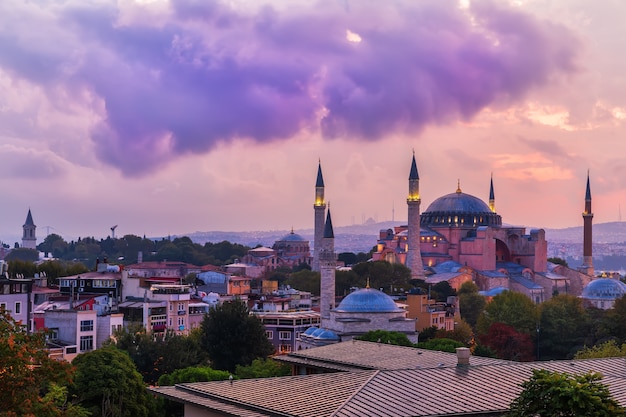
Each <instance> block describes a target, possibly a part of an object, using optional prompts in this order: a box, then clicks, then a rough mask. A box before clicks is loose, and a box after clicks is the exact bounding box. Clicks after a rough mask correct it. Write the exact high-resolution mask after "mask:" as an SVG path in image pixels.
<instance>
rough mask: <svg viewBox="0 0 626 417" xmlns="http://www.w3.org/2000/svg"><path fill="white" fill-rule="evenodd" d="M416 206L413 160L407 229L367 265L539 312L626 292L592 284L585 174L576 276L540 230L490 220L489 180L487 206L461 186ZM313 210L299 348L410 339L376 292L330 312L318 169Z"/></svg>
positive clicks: (327, 228)
mask: <svg viewBox="0 0 626 417" xmlns="http://www.w3.org/2000/svg"><path fill="white" fill-rule="evenodd" d="M420 204H421V195H420V192H419V174H418V169H417V163H416V160H415V155H413V158H412V161H411V168H410V171H409V193H408V197H407V207H408V222H407V224H406V225H403V226H398V227H395V228H394V229H386V230H381V231H380V234H379V239H378V243H377V246H376V251H375V252H374V253H373V256H372V259H373V260H385V261H388V262H390V263H397V262H399V263H402V264H404V265H406V266H407V267H408V268H409V269H410V270H411V276H412V277H413V278H416V279H423V280H424V281H425V282H426V283H427V284H437V283H439V282H442V281H446V282H448V283H449V284H450V286H451V287H452V288H454V289H455V290H458V289H459V288H460V287H461V285H462V284H463V283H465V282H468V281H472V282H474V283H475V284H476V285H477V286H478V288H479V290H480V291H481V293H482V294H483V295H485V296H494V295H497V294H499V293H501V292H503V291H516V292H520V293H523V294H525V295H527V296H528V297H529V298H530V299H531V300H532V301H533V302H535V303H537V304H539V303H542V302H544V301H546V300H549V299H550V298H552V297H553V296H555V295H557V294H571V295H574V296H577V297H583V299H584V300H585V301H586V302H587V304H588V305H594V306H596V307H598V308H610V306H612V302H614V300H615V298H616V297H619V296H621V295H623V294H624V293H626V285H624V284H622V283H621V282H619V280H611V279H594V267H593V259H592V219H593V213H592V211H591V188H590V183H589V174H587V184H586V193H585V202H584V212H583V222H584V237H583V240H584V242H583V250H584V253H583V264H582V265H580V266H578V267H577V268H575V269H574V268H570V267H567V266H563V265H557V264H553V263H551V262H548V259H547V246H548V245H547V241H546V238H545V231H544V230H543V229H531V230H526V228H525V227H521V226H512V225H507V224H506V223H503V221H502V217H501V216H500V215H499V214H498V213H497V212H496V199H495V192H494V185H493V177H492V178H491V180H490V183H489V202H488V203H485V202H484V201H483V200H481V199H480V198H478V197H475V196H473V195H470V194H466V193H464V192H463V191H462V189H461V186H460V183H459V184H457V189H456V191H455V192H453V193H450V194H446V195H444V196H441V197H439V198H437V199H435V200H434V201H433V202H432V203H431V204H430V205H429V206H428V207H427V208H426V210H425V211H424V212H420ZM313 207H314V223H315V226H314V244H313V247H314V250H313V261H312V268H313V270H315V271H319V272H320V275H321V284H320V287H321V288H320V289H321V292H320V316H321V326H320V327H319V328H311V329H309V330H308V331H307V332H305V333H304V334H303V335H302V336H301V339H302V343H303V344H302V346H303V348H308V347H311V346H317V345H320V344H328V343H335V342H338V341H340V340H341V341H344V340H349V339H351V338H352V337H354V336H356V335H359V334H363V333H365V332H366V331H368V330H373V329H386V330H394V331H400V332H403V333H405V334H406V335H407V336H409V338H412V337H413V336H415V329H416V325H415V319H410V318H408V317H407V311H404V310H402V309H399V308H398V307H397V305H396V304H395V302H394V301H393V300H392V299H391V297H389V296H388V295H386V294H384V293H383V292H381V291H378V290H376V289H372V288H369V287H368V288H364V289H360V290H356V291H354V292H353V293H351V294H349V295H348V296H346V297H345V298H344V299H343V300H342V301H341V302H340V303H339V305H337V306H335V290H334V288H335V269H336V262H335V254H334V234H333V230H332V222H331V217H330V210H327V209H326V203H325V201H324V180H323V176H322V170H321V163H320V165H319V166H318V172H317V181H316V186H315V202H314V206H313ZM589 284H593V285H589ZM620 284H621V285H620ZM616 286H617V287H616ZM609 293H610V294H609Z"/></svg>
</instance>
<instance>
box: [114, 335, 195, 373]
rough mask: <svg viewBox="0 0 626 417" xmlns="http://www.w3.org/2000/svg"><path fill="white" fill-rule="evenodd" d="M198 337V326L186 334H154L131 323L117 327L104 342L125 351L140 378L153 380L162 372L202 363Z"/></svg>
mask: <svg viewBox="0 0 626 417" xmlns="http://www.w3.org/2000/svg"><path fill="white" fill-rule="evenodd" d="M200 338H201V332H200V331H199V329H194V330H192V331H191V333H190V334H189V335H187V336H184V335H177V334H175V333H174V332H171V331H168V332H167V333H166V334H165V335H164V336H156V337H155V336H154V335H150V334H147V333H146V329H145V328H144V327H142V326H131V327H130V328H128V329H121V330H119V331H117V332H116V333H115V337H114V339H111V341H109V342H107V343H108V344H111V345H114V346H116V347H117V348H118V349H120V350H123V351H125V352H127V353H128V355H129V356H130V358H131V360H132V361H133V362H134V364H135V366H136V367H137V370H138V371H139V373H140V374H141V375H142V377H143V379H144V382H146V383H148V384H154V383H156V382H157V380H159V378H160V377H161V375H163V374H166V373H171V372H174V371H175V370H176V369H182V368H186V367H190V366H196V365H198V364H200V363H202V362H203V361H204V360H205V354H204V352H202V349H201V348H200Z"/></svg>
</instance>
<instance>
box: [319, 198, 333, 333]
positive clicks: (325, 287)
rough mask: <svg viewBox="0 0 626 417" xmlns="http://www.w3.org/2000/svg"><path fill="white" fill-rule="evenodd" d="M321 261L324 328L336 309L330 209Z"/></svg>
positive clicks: (321, 308) (321, 300) (321, 298)
mask: <svg viewBox="0 0 626 417" xmlns="http://www.w3.org/2000/svg"><path fill="white" fill-rule="evenodd" d="M319 259H320V318H321V320H322V323H321V324H322V327H324V326H326V325H327V324H326V323H328V320H330V311H331V310H332V309H334V308H335V270H336V268H337V261H336V258H335V233H334V232H333V222H332V220H331V217H330V208H329V209H328V212H327V213H326V222H325V224H324V237H323V239H322V247H321V249H320V252H319Z"/></svg>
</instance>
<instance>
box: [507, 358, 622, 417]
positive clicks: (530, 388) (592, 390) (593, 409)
mask: <svg viewBox="0 0 626 417" xmlns="http://www.w3.org/2000/svg"><path fill="white" fill-rule="evenodd" d="M601 379H602V375H600V374H598V373H594V372H589V373H587V374H584V375H570V374H568V373H565V372H563V373H561V372H551V371H548V370H545V369H533V375H532V377H531V378H530V379H529V380H528V381H525V382H523V383H522V384H521V387H522V392H521V394H520V395H519V396H518V397H517V398H516V399H514V400H513V402H512V403H511V412H510V413H509V416H510V417H527V416H537V417H577V416H586V417H616V416H624V415H625V412H624V409H623V408H622V407H621V406H620V405H619V404H618V402H617V401H616V400H615V399H614V398H613V397H612V396H611V394H610V392H609V390H608V388H607V386H606V385H604V384H602V383H600V382H599V381H600V380H601Z"/></svg>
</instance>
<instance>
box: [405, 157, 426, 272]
mask: <svg viewBox="0 0 626 417" xmlns="http://www.w3.org/2000/svg"><path fill="white" fill-rule="evenodd" d="M406 203H407V205H408V218H409V225H408V230H407V256H406V266H407V267H408V268H409V269H410V270H411V277H413V278H419V279H423V278H424V266H423V264H422V255H421V252H420V203H421V198H420V180H419V175H418V173H417V163H416V162H415V151H413V159H412V161H411V171H410V173H409V196H408V197H407V199H406Z"/></svg>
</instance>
